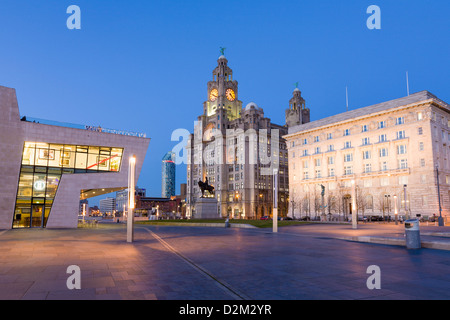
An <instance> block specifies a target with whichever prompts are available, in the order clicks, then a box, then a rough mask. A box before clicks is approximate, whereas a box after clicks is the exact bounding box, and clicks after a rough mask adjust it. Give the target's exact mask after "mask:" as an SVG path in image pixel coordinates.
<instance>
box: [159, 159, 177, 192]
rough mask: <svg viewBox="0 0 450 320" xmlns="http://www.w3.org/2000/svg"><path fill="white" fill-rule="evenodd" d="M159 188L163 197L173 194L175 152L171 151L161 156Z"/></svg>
mask: <svg viewBox="0 0 450 320" xmlns="http://www.w3.org/2000/svg"><path fill="white" fill-rule="evenodd" d="M161 189H162V191H161V196H162V197H163V198H170V197H173V196H175V153H174V152H171V151H170V152H167V153H166V155H165V156H164V157H163V158H162V181H161Z"/></svg>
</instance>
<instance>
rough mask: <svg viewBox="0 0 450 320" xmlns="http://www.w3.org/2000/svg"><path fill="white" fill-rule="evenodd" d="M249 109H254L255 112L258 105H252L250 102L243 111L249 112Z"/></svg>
mask: <svg viewBox="0 0 450 320" xmlns="http://www.w3.org/2000/svg"><path fill="white" fill-rule="evenodd" d="M251 108H254V109H256V110H259V107H258V105H257V104H256V103H254V102H250V103H249V104H247V105H246V106H245V110H250V109H251Z"/></svg>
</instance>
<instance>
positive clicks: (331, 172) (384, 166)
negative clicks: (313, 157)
mask: <svg viewBox="0 0 450 320" xmlns="http://www.w3.org/2000/svg"><path fill="white" fill-rule="evenodd" d="M421 166H423V167H424V166H425V159H421ZM407 168H408V160H407V159H399V160H398V167H397V169H407ZM388 170H390V169H389V167H388V162H387V161H383V162H381V163H380V168H379V171H388ZM371 172H373V170H372V164H371V163H365V164H364V165H363V173H371ZM314 173H315V174H314V176H311V175H310V171H309V170H305V171H303V180H308V179H312V178H315V179H321V178H325V176H323V174H322V169H316V170H315V171H314ZM354 173H355V172H354V170H353V166H352V165H349V166H344V170H343V175H344V176H346V175H353V174H354ZM335 176H336V170H335V168H328V177H329V178H333V177H335ZM294 180H296V175H294Z"/></svg>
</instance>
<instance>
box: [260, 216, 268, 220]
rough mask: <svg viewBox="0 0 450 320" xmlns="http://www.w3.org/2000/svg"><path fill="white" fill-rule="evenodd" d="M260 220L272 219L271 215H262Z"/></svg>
mask: <svg viewBox="0 0 450 320" xmlns="http://www.w3.org/2000/svg"><path fill="white" fill-rule="evenodd" d="M260 220H270V217H269V216H262V217H261V218H260Z"/></svg>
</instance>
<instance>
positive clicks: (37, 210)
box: [30, 204, 44, 228]
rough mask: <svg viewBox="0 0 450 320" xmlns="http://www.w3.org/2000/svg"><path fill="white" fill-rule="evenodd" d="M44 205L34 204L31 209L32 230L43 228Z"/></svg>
mask: <svg viewBox="0 0 450 320" xmlns="http://www.w3.org/2000/svg"><path fill="white" fill-rule="evenodd" d="M43 215H44V205H42V204H33V205H32V207H31V226H30V227H31V228H42V221H43Z"/></svg>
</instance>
